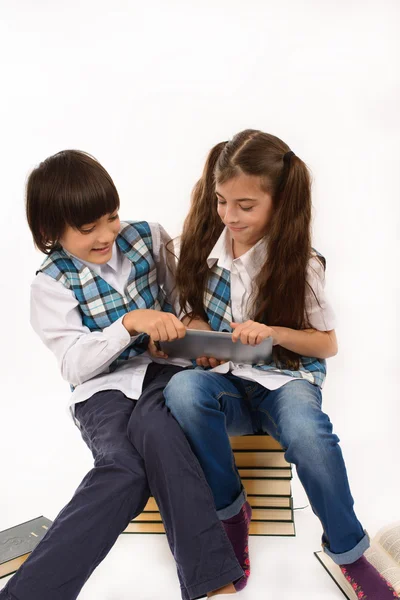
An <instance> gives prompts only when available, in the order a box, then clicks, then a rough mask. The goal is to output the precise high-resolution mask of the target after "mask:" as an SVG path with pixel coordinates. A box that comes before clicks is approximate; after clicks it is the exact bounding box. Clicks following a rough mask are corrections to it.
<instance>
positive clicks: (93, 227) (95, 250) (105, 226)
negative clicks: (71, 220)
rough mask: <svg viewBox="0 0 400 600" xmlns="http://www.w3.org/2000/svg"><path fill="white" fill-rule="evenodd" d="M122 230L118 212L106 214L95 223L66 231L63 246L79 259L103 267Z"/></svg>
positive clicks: (63, 236) (62, 241)
mask: <svg viewBox="0 0 400 600" xmlns="http://www.w3.org/2000/svg"><path fill="white" fill-rule="evenodd" d="M119 229H120V220H119V216H118V212H115V213H112V214H106V215H104V216H102V217H100V219H98V220H97V221H94V222H93V223H87V224H86V225H82V227H80V228H79V229H75V228H74V227H71V226H70V225H67V227H66V228H65V230H64V233H63V235H62V236H61V239H60V240H59V242H60V244H61V246H62V247H63V248H64V249H65V250H67V252H70V253H71V254H73V255H74V256H76V257H77V258H80V259H82V260H86V261H88V262H91V263H96V264H98V265H102V264H104V263H106V262H108V261H109V260H110V258H111V256H112V246H113V243H114V241H115V238H116V237H117V235H118V233H119Z"/></svg>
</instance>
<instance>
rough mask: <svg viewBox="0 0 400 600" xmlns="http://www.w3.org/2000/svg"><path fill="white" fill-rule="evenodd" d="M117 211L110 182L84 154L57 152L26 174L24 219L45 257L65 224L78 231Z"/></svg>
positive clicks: (56, 246)
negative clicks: (27, 176) (25, 218)
mask: <svg viewBox="0 0 400 600" xmlns="http://www.w3.org/2000/svg"><path fill="white" fill-rule="evenodd" d="M118 209H119V196H118V192H117V190H116V188H115V185H114V183H113V180H112V179H111V177H110V175H109V174H108V173H107V171H106V170H105V169H104V167H102V166H101V164H100V163H99V162H97V160H96V159H95V158H93V157H92V156H90V154H86V153H85V152H81V151H79V150H63V151H62V152H58V153H57V154H54V155H53V156H50V157H49V158H46V160H44V161H43V162H41V163H40V165H39V166H38V167H36V169H34V170H33V171H32V173H31V174H30V175H29V178H28V182H27V187H26V217H27V220H28V225H29V228H30V230H31V232H32V236H33V240H34V242H35V245H36V247H37V248H38V249H39V250H41V251H42V252H44V253H45V254H50V252H52V250H55V249H59V248H60V244H59V242H58V240H59V239H60V237H61V236H62V234H63V232H64V230H65V227H66V226H67V225H70V226H71V227H74V228H80V227H82V226H83V225H86V224H88V223H93V222H94V221H96V220H97V219H100V218H101V217H102V216H103V215H105V214H109V213H113V212H115V211H116V210H118Z"/></svg>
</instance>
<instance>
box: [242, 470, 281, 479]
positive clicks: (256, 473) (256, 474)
mask: <svg viewBox="0 0 400 600" xmlns="http://www.w3.org/2000/svg"><path fill="white" fill-rule="evenodd" d="M239 475H240V477H242V479H243V478H247V479H249V478H254V479H292V469H291V468H288V469H265V468H264V467H255V468H254V467H252V468H251V469H239Z"/></svg>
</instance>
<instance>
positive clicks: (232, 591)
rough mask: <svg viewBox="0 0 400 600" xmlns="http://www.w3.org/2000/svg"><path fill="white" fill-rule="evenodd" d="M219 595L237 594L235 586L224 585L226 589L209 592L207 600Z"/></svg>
mask: <svg viewBox="0 0 400 600" xmlns="http://www.w3.org/2000/svg"><path fill="white" fill-rule="evenodd" d="M219 594H236V590H235V586H234V585H233V583H228V585H224V587H222V588H219V589H218V590H214V591H213V592H208V594H207V598H211V596H219Z"/></svg>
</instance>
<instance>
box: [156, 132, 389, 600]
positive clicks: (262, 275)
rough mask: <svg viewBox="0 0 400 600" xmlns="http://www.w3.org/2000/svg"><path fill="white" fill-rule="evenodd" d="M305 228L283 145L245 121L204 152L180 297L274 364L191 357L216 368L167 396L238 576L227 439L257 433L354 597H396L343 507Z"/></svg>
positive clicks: (182, 377)
mask: <svg viewBox="0 0 400 600" xmlns="http://www.w3.org/2000/svg"><path fill="white" fill-rule="evenodd" d="M310 224H311V193H310V177H309V173H308V170H307V167H306V165H305V164H304V162H303V161H302V160H301V159H300V158H299V157H298V156H296V155H295V154H294V153H293V152H292V151H291V150H290V148H289V147H288V146H287V144H285V143H284V142H282V141H281V140H280V139H278V138H277V137H275V136H273V135H269V134H266V133H263V132H261V131H254V130H247V131H243V132H241V133H239V134H237V135H236V136H235V137H234V138H233V139H232V140H231V141H229V142H223V143H220V144H218V145H217V146H215V147H214V148H213V149H212V150H211V152H210V155H209V157H208V159H207V163H206V165H205V169H204V172H203V176H202V178H201V179H200V181H199V182H198V183H197V185H196V187H195V189H194V192H193V198H192V205H191V209H190V212H189V214H188V217H187V219H186V221H185V224H184V230H183V235H182V239H181V249H180V260H179V266H178V271H177V284H178V288H179V293H180V303H181V307H182V310H183V311H185V312H186V315H187V318H188V319H189V320H191V325H190V326H192V327H196V328H199V327H202V328H204V327H208V328H209V329H212V330H216V331H232V332H233V333H232V339H233V341H235V342H236V341H238V340H240V341H241V342H242V343H244V344H253V345H254V344H259V343H260V342H261V341H262V340H264V339H265V338H267V337H272V339H273V345H274V350H273V360H272V362H270V363H269V364H267V365H252V366H251V365H237V364H232V363H227V364H223V365H220V366H216V365H217V364H218V363H217V361H215V359H208V358H206V357H200V358H199V359H198V360H197V364H198V365H201V366H203V367H209V366H212V367H214V368H213V369H211V370H207V371H204V370H202V369H195V370H193V371H183V372H181V373H178V374H177V375H175V376H174V377H173V378H172V380H171V381H170V382H169V384H168V385H167V387H166V389H165V392H164V394H165V398H166V403H167V406H168V407H169V408H170V410H171V412H172V413H173V415H174V416H175V418H176V419H177V421H178V422H179V424H180V425H181V427H182V428H183V430H184V432H185V434H186V436H187V437H188V439H189V441H190V444H191V446H192V448H193V449H194V451H195V453H196V455H197V457H198V459H199V461H200V464H201V466H202V467H203V470H204V473H205V475H206V478H207V480H208V482H209V484H210V486H211V489H212V491H213V494H214V498H215V503H216V507H217V510H218V515H219V516H220V518H221V519H222V520H223V523H224V526H225V529H226V531H227V533H228V535H229V537H230V539H231V541H232V543H233V545H234V548H235V552H236V555H237V557H238V559H239V562H241V564H242V565H243V566H244V568H245V571H246V576H247V577H248V576H249V574H250V563H249V559H248V547H247V544H248V526H249V521H250V518H251V508H250V506H249V505H248V503H247V502H246V498H245V493H244V490H243V487H242V485H241V481H240V478H239V475H238V472H237V470H236V468H235V464H234V459H233V455H232V451H231V448H230V444H229V438H228V435H245V434H252V433H256V432H267V433H269V434H270V435H271V436H273V437H274V438H275V439H277V440H278V441H279V442H280V443H281V445H282V446H283V447H284V448H285V449H286V453H285V457H286V460H287V461H288V462H290V463H294V464H295V465H296V468H297V473H298V475H299V478H300V480H301V482H302V484H303V486H304V488H305V490H306V493H307V495H308V497H309V500H310V504H311V506H312V509H313V511H314V513H315V514H316V515H317V517H318V518H319V519H320V521H321V524H322V527H323V536H322V545H323V549H324V550H325V552H326V553H327V554H328V555H329V556H330V557H331V558H332V559H333V560H334V562H335V563H337V564H339V565H340V566H341V569H342V571H343V573H344V574H345V576H346V577H347V579H349V580H350V581H351V582H352V584H353V587H354V589H355V590H356V592H357V595H358V598H360V599H364V598H365V599H367V598H368V600H389V599H391V600H393V598H394V597H395V598H397V597H398V596H397V595H396V594H395V593H394V591H393V589H392V588H390V587H389V585H388V584H387V583H386V581H385V580H384V579H383V578H382V577H381V576H380V575H379V573H378V572H377V571H376V570H375V569H374V568H373V567H372V566H371V565H370V564H369V563H368V562H367V560H366V559H365V558H364V557H363V554H364V552H365V550H366V549H367V548H368V546H369V538H368V535H367V533H366V532H365V531H364V530H363V528H362V526H361V524H360V523H359V521H358V520H357V517H356V515H355V513H354V510H353V498H352V496H351V493H350V489H349V484H348V480H347V475H346V468H345V464H344V461H343V457H342V453H341V450H340V447H339V438H338V437H337V436H336V435H335V434H334V433H333V432H332V424H331V422H330V420H329V417H328V416H327V415H326V414H325V413H323V412H322V410H321V403H322V396H321V389H322V386H323V383H324V379H325V374H326V364H325V359H326V358H329V357H330V356H333V355H335V354H336V352H337V342H336V336H335V331H334V315H333V312H332V309H331V307H330V305H329V303H328V301H327V299H326V297H325V294H324V278H325V274H324V271H325V259H324V258H323V257H322V256H321V255H320V254H319V253H318V252H316V251H315V250H314V249H313V248H312V247H311V229H310ZM246 567H248V568H246ZM244 585H245V581H243V580H242V581H241V582H240V586H244Z"/></svg>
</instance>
